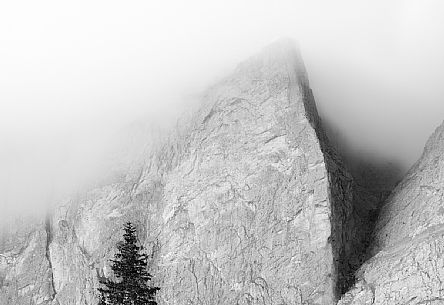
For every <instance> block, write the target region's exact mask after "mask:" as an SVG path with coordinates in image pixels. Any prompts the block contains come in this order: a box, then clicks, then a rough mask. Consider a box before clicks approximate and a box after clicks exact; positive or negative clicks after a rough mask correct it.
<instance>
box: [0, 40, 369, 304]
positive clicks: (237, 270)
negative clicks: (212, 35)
mask: <svg viewBox="0 0 444 305" xmlns="http://www.w3.org/2000/svg"><path fill="white" fill-rule="evenodd" d="M357 189H358V188H357V187H356V185H355V184H354V183H353V179H352V178H351V176H350V174H349V173H348V172H347V171H346V170H345V169H344V166H343V165H342V163H341V161H340V160H339V158H338V157H337V156H336V154H335V153H334V152H333V151H332V150H331V149H330V147H329V145H328V143H327V139H326V137H325V135H324V132H323V130H322V128H321V126H320V122H319V118H318V115H317V111H316V108H315V104H314V100H313V97H312V94H311V91H310V89H309V87H308V80H307V76H306V73H305V69H304V67H303V64H302V61H301V58H300V56H299V54H298V53H297V52H296V51H295V50H294V49H293V47H291V46H290V45H289V44H288V43H284V42H282V43H277V44H275V45H273V46H270V47H269V48H266V49H265V50H264V51H263V52H262V53H260V54H259V55H257V56H256V57H253V58H251V59H250V60H248V61H246V62H244V63H242V64H241V65H239V66H238V68H237V69H236V70H235V72H234V73H233V74H232V75H231V76H230V77H228V78H226V79H225V80H223V81H222V82H220V83H219V84H217V85H216V86H214V87H213V88H211V89H210V90H208V92H207V93H206V94H205V95H204V97H203V102H202V106H201V108H200V109H199V110H198V111H197V112H195V113H194V114H193V115H192V116H191V117H190V118H187V119H184V120H183V123H181V124H179V127H178V128H177V131H176V132H173V133H172V134H171V135H170V136H169V137H168V138H167V139H165V141H164V142H163V143H162V144H159V145H157V146H156V148H154V149H153V150H152V152H151V153H150V155H149V157H147V158H146V161H145V164H144V165H143V166H141V168H140V170H135V171H131V172H129V173H128V174H127V175H126V176H125V177H124V178H121V179H118V180H117V181H116V182H115V183H111V184H108V185H105V186H102V187H97V188H96V189H94V190H91V191H89V192H87V193H85V194H82V195H79V196H78V197H77V198H73V199H71V200H68V201H66V202H64V203H62V204H60V205H59V206H58V207H57V208H56V209H55V210H54V211H53V213H52V214H51V215H50V216H49V217H48V219H47V221H46V223H45V224H44V225H40V226H36V227H35V228H36V229H34V230H31V231H30V232H31V237H28V238H24V241H23V244H26V245H27V248H26V249H28V250H27V251H28V252H26V251H25V252H23V251H22V252H21V251H20V250H19V248H20V249H21V246H20V247H19V246H17V245H14V247H15V248H14V249H16V248H17V250H16V253H17V254H14V255H16V256H17V258H16V260H15V261H10V260H9V261H6V260H5V259H3V258H2V259H3V260H2V261H1V262H2V265H1V269H0V272H1V273H0V275H1V276H2V277H1V281H2V290H1V292H2V295H1V298H3V299H1V298H0V300H2V304H11V302H9V303H8V301H6V302H5V301H3V300H6V299H5V298H8V297H9V296H11V295H14V294H16V295H17V294H21V293H25V296H24V297H23V299H20V297H18V296H13V297H14V298H15V299H14V302H13V304H62V305H65V304H96V300H95V297H94V293H95V292H94V287H97V282H98V280H97V279H98V277H102V276H111V274H110V270H109V266H107V260H108V259H109V258H111V257H112V255H113V251H114V249H115V244H116V242H117V241H118V240H120V238H121V233H122V232H121V231H120V228H121V226H122V224H123V223H124V222H125V221H127V220H131V221H133V222H135V223H136V224H137V225H138V228H139V229H140V232H139V236H141V239H142V242H143V243H144V244H145V246H146V248H147V249H148V251H149V252H150V253H151V257H152V266H151V267H152V270H153V273H154V274H155V275H156V277H155V281H156V282H157V283H158V285H160V287H162V290H161V292H160V294H159V302H160V303H161V304H276V305H277V304H334V303H335V302H336V299H337V298H338V296H339V294H340V293H341V292H342V291H343V290H344V289H345V288H347V287H348V286H349V285H350V283H351V280H352V279H351V274H352V273H353V271H354V270H355V269H356V268H357V267H358V266H359V265H360V254H361V253H362V252H363V249H365V244H364V242H363V239H364V235H365V233H366V229H365V228H366V224H367V223H366V221H367V218H368V215H369V213H370V210H371V209H368V208H366V209H361V208H360V206H362V202H361V201H362V200H361V199H360V197H359V196H357V195H356V192H357V191H356V190H357ZM357 203H361V204H357ZM5 236H11V234H9V235H8V234H6V235H5ZM32 241H34V242H32ZM5 245H8V243H7V242H4V241H2V244H1V247H2V248H1V249H2V251H0V252H1V253H3V255H5V253H10V251H11V250H9V248H8V247H7V246H5ZM8 251H9V252H8ZM27 253H30V254H31V256H32V257H34V259H33V260H30V259H28V261H26V258H27V257H28V256H29V255H28V254H27ZM8 255H9V254H8ZM9 256H11V255H9ZM0 258H1V257H0ZM20 261H26V263H27V264H28V265H29V267H27V268H28V272H25V271H24V270H22V269H20V268H19V267H20ZM37 265H38V266H37ZM29 276H31V277H35V278H37V280H34V282H32V280H31V279H28V278H27V277H29ZM17 280H21V281H23V285H19V286H11V285H12V284H11V283H13V282H14V281H17ZM30 283H35V284H32V285H34V286H32V288H26V289H28V290H26V289H25V288H23V286H24V285H30ZM25 287H26V286H25ZM24 289H25V290H26V291H28V292H29V293H28V294H26V292H23V291H25V290H24ZM31 296H32V297H31ZM32 298H36V299H32ZM45 302H46V303H45ZM51 302H52V303H51Z"/></svg>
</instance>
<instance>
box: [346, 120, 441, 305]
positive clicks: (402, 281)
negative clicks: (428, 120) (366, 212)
mask: <svg viewBox="0 0 444 305" xmlns="http://www.w3.org/2000/svg"><path fill="white" fill-rule="evenodd" d="M443 151H444V125H442V126H440V127H439V128H438V129H437V130H436V131H435V133H434V134H433V135H432V136H431V138H430V139H429V140H428V142H427V145H426V147H425V150H424V153H423V155H422V157H421V158H420V160H419V161H418V162H417V163H416V164H415V165H414V166H413V167H412V169H411V170H410V171H409V173H408V174H407V175H406V177H405V178H404V180H403V181H402V182H401V183H400V184H399V185H398V186H397V187H396V189H395V190H394V191H393V193H392V195H391V196H390V197H389V198H388V200H387V202H386V203H385V204H384V206H383V208H382V210H381V214H380V217H379V219H378V221H377V224H376V228H375V232H374V241H373V245H372V251H371V252H372V254H373V257H372V258H371V259H370V260H369V261H368V262H366V263H365V264H364V266H363V267H362V268H361V269H360V271H359V273H358V277H359V281H358V283H357V285H356V287H355V288H354V289H352V290H351V291H350V292H349V293H348V294H347V295H346V296H344V298H343V300H342V303H341V304H443V303H444V295H443V284H442V282H443V280H444V255H443V254H444V238H443V237H444V208H443V206H442V203H443V196H444V156H443Z"/></svg>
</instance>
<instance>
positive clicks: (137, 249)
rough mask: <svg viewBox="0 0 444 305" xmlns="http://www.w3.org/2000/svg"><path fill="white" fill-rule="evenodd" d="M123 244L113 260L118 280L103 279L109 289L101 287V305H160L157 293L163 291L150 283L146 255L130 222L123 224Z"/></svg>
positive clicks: (118, 246)
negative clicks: (158, 304) (157, 300)
mask: <svg viewBox="0 0 444 305" xmlns="http://www.w3.org/2000/svg"><path fill="white" fill-rule="evenodd" d="M124 230H125V233H124V234H123V239H124V240H123V242H121V243H119V244H118V245H117V249H118V252H117V253H116V254H115V255H114V259H112V260H111V262H112V264H111V269H112V270H113V272H114V275H115V277H116V278H117V281H115V282H114V281H111V280H109V279H100V280H99V282H100V283H101V284H103V285H104V286H106V288H99V289H98V290H99V292H100V302H99V304H100V305H117V304H119V305H157V302H156V301H155V294H156V292H157V291H158V290H159V289H160V288H158V287H152V286H150V285H149V284H148V282H150V281H151V278H152V276H151V274H150V273H149V272H148V270H147V264H148V263H147V260H148V257H147V255H146V254H144V253H142V251H143V246H141V245H139V244H138V241H137V235H136V228H135V227H134V226H133V225H132V223H131V222H127V223H126V224H125V225H124Z"/></svg>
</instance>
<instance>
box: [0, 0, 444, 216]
mask: <svg viewBox="0 0 444 305" xmlns="http://www.w3.org/2000/svg"><path fill="white" fill-rule="evenodd" d="M443 15H444V3H443V2H442V1H439V0H436V1H427V0H423V1H412V0H403V1H387V0H384V1H383V0H374V1H356V0H347V1H345V0H338V1H319V0H317V1H316V0H315V1H313V0H311V1H295V0H292V1H277V0H273V1H261V0H254V1H246V0H245V1H239V0H225V1H217V2H216V1H110V0H108V1H74V2H71V3H67V2H63V3H62V2H61V1H52V2H47V1H38V2H36V1H29V2H22V1H3V2H2V3H1V4H0V170H1V172H0V208H1V211H2V215H3V216H5V215H7V214H9V213H10V212H11V211H17V210H20V211H21V210H26V211H41V210H42V208H43V207H45V206H46V205H48V204H51V203H52V202H53V201H57V200H60V198H61V197H60V195H61V194H62V193H63V194H68V193H70V192H75V190H76V189H77V188H79V187H80V185H84V184H87V183H88V182H89V181H90V180H91V179H92V177H95V176H97V175H98V174H99V173H100V174H102V173H104V172H106V171H107V167H106V166H104V165H103V164H105V163H104V162H103V159H104V158H107V157H105V156H106V155H107V151H109V150H111V148H115V147H118V146H119V145H120V146H122V145H126V144H125V143H126V142H125V141H124V140H125V139H124V137H122V136H118V135H121V134H122V130H126V129H127V128H128V127H127V126H129V124H130V123H131V122H134V121H138V122H145V123H146V124H147V126H163V127H165V128H166V127H167V126H168V125H171V124H173V122H174V121H175V119H177V117H178V116H179V114H180V113H181V112H183V111H185V110H186V109H188V108H189V107H191V105H192V104H193V103H195V102H194V100H195V97H196V96H198V94H199V93H200V92H201V91H202V90H204V89H205V88H206V87H207V86H208V85H211V84H213V83H215V82H217V80H218V79H220V78H222V77H223V76H224V75H226V74H227V73H229V72H230V71H232V70H233V68H234V67H235V66H236V64H237V63H239V62H240V61H242V60H244V59H245V58H247V57H249V56H251V55H253V54H254V53H256V52H258V51H259V50H260V49H261V48H262V47H264V46H266V45H267V44H269V43H270V42H272V41H274V40H276V39H278V38H280V37H290V38H293V39H295V40H296V41H298V44H299V46H300V49H301V51H302V54H303V57H304V60H305V64H306V66H307V70H308V73H309V77H310V83H311V87H312V89H313V91H314V95H315V98H316V101H317V105H318V108H319V111H320V113H321V115H322V116H323V117H324V118H325V119H326V120H328V121H329V122H330V124H331V125H333V126H335V128H336V129H337V130H338V132H339V133H340V134H341V137H342V138H343V139H346V141H347V143H348V145H350V146H351V147H353V148H354V149H356V150H357V151H361V152H362V153H363V154H369V155H378V156H382V157H383V158H386V159H390V160H395V161H397V162H399V163H401V164H402V166H403V167H404V168H408V167H409V166H410V165H411V164H412V163H413V162H414V161H415V160H416V159H417V158H418V157H419V156H420V153H421V151H422V149H423V146H424V144H425V141H426V140H427V138H428V136H429V135H430V134H431V133H432V132H433V130H434V128H436V127H437V126H438V125H439V124H440V123H441V122H442V120H443V119H444V101H443V96H444V86H443V85H442V80H444V19H443V18H442V16H443Z"/></svg>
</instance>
